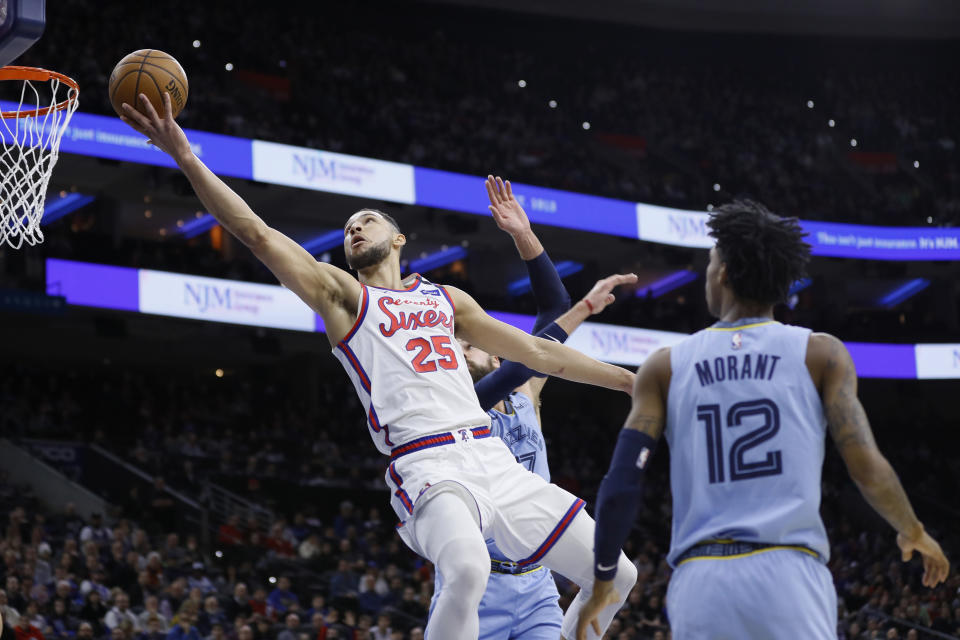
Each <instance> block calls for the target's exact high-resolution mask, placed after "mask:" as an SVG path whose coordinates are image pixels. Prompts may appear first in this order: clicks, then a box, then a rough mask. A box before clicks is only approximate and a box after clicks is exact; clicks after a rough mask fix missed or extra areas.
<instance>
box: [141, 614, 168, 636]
mask: <svg viewBox="0 0 960 640" xmlns="http://www.w3.org/2000/svg"><path fill="white" fill-rule="evenodd" d="M165 626H166V625H165V622H164V619H163V617H162V616H161V615H160V614H159V613H152V614H149V615H148V616H147V617H146V618H141V620H140V627H141V628H142V629H143V631H141V632H140V634H139V635H138V636H137V640H166V637H167V629H166V628H165Z"/></svg>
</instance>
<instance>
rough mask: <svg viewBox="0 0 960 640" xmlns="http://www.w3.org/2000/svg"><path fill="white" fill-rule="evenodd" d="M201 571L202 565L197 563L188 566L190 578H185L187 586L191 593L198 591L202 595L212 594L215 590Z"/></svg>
mask: <svg viewBox="0 0 960 640" xmlns="http://www.w3.org/2000/svg"><path fill="white" fill-rule="evenodd" d="M203 569H204V567H203V563H202V562H199V561H197V562H194V563H193V564H192V565H190V577H189V578H187V586H188V587H189V588H190V590H191V591H192V590H194V589H199V590H200V592H201V593H203V594H207V593H213V592H214V591H216V590H217V588H216V587H215V586H213V582H211V581H210V578H208V577H207V576H206V575H204V572H203Z"/></svg>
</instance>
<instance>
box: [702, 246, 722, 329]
mask: <svg viewBox="0 0 960 640" xmlns="http://www.w3.org/2000/svg"><path fill="white" fill-rule="evenodd" d="M705 279H706V285H705V287H706V294H707V309H708V310H709V311H710V315H712V316H713V317H715V318H719V317H720V309H721V307H722V292H723V262H722V261H721V260H720V253H719V252H718V251H717V248H716V247H713V248H712V249H710V263H709V264H708V265H707V276H706V278H705Z"/></svg>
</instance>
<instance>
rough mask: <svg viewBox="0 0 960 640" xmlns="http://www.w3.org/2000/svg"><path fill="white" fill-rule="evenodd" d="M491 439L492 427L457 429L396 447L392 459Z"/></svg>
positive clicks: (391, 453) (392, 451)
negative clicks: (472, 441) (463, 442)
mask: <svg viewBox="0 0 960 640" xmlns="http://www.w3.org/2000/svg"><path fill="white" fill-rule="evenodd" d="M489 437H490V427H473V428H464V429H457V430H456V431H447V432H445V433H434V434H432V435H429V436H424V437H422V438H416V439H415V440H411V441H409V442H405V443H404V444H402V445H400V446H398V447H394V448H393V449H392V450H391V451H390V459H391V460H396V459H397V458H402V457H403V456H405V455H409V454H411V453H414V452H417V451H423V450H424V449H431V448H433V447H443V446H445V445H448V444H454V443H455V442H460V441H466V440H481V439H483V438H489Z"/></svg>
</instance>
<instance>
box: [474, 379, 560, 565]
mask: <svg viewBox="0 0 960 640" xmlns="http://www.w3.org/2000/svg"><path fill="white" fill-rule="evenodd" d="M504 405H506V409H507V413H501V412H499V411H495V410H491V411H488V412H487V413H488V414H489V415H490V435H492V436H495V437H497V438H500V439H501V440H503V441H504V443H506V445H507V447H509V448H510V453H512V454H513V457H515V458H516V459H517V462H519V463H520V464H521V465H523V467H524V468H525V469H526V470H527V471H532V472H533V473H535V474H537V475H538V476H540V477H541V478H543V479H544V480H546V481H547V482H550V467H549V466H548V465H547V445H546V443H544V441H543V433H542V432H541V431H540V420H539V419H537V408H536V407H535V406H533V400H531V399H530V398H528V397H527V396H526V394H523V393H518V392H513V393H511V394H510V396H509V397H508V398H507V399H506V400H504ZM487 551H489V552H490V557H491V558H493V559H494V560H500V561H506V560H509V558H507V557H506V556H505V555H503V552H502V551H500V549H498V548H497V545H496V544H494V542H493V539H492V538H491V539H489V540H487Z"/></svg>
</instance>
